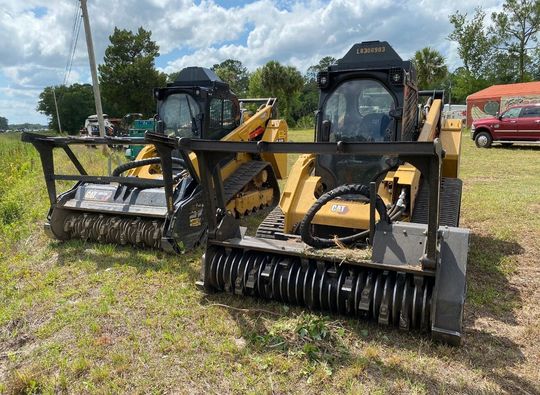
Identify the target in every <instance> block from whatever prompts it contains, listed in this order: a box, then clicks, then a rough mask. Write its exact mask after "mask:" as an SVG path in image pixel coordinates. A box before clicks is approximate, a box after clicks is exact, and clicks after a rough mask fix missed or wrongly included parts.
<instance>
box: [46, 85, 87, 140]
mask: <svg viewBox="0 0 540 395" xmlns="http://www.w3.org/2000/svg"><path fill="white" fill-rule="evenodd" d="M55 91H56V97H57V101H58V112H59V114H60V121H61V123H62V129H63V130H64V131H67V132H68V133H69V134H76V133H78V132H79V129H80V128H81V127H82V126H84V121H85V119H86V118H87V117H88V115H91V114H95V112H96V107H95V105H94V93H93V91H92V86H91V85H89V84H82V85H81V84H73V85H71V86H57V87H55ZM37 111H39V112H40V113H42V114H45V115H46V116H48V117H50V122H49V128H51V129H53V130H56V131H58V119H57V117H56V108H55V105H54V96H53V87H52V86H48V87H46V88H45V89H44V90H43V91H42V92H41V93H40V95H39V101H38V106H37Z"/></svg>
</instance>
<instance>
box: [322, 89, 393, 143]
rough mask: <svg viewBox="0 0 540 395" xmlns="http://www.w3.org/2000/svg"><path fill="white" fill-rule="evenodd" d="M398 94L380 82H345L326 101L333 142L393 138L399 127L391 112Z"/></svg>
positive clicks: (326, 113)
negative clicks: (391, 116) (396, 127)
mask: <svg viewBox="0 0 540 395" xmlns="http://www.w3.org/2000/svg"><path fill="white" fill-rule="evenodd" d="M394 106H395V102H394V97H393V96H392V94H391V93H390V92H389V91H388V89H386V87H385V86H384V85H383V84H382V83H381V82H379V81H375V80H366V79H364V80H351V81H345V82H344V83H342V84H341V85H340V86H339V87H338V88H337V89H336V90H335V91H334V92H332V94H331V95H330V97H329V98H328V99H327V100H326V102H325V104H324V106H323V118H322V119H323V120H328V121H330V140H331V141H338V140H343V141H385V140H386V141H389V140H392V137H393V134H394V130H393V129H395V126H394V125H393V122H391V121H392V120H391V118H390V116H389V112H390V110H391V109H393V108H394Z"/></svg>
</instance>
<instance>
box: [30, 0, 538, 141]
mask: <svg viewBox="0 0 540 395" xmlns="http://www.w3.org/2000/svg"><path fill="white" fill-rule="evenodd" d="M449 21H450V23H451V25H452V26H453V31H452V32H451V33H450V35H449V36H448V37H447V38H448V40H450V41H452V42H453V43H455V45H456V46H457V50H458V54H459V57H460V58H461V61H462V63H463V66H461V67H458V68H457V69H455V70H453V71H449V68H448V66H447V64H446V59H445V58H444V56H443V55H442V54H441V53H440V52H438V51H437V50H435V49H433V48H430V47H425V48H422V49H420V50H418V51H416V52H415V54H414V56H413V58H412V61H413V62H414V64H415V66H416V70H417V81H418V87H419V88H420V89H444V90H445V91H447V95H446V99H447V100H448V99H450V97H451V100H452V102H453V103H464V102H465V99H466V97H467V96H468V95H469V94H471V93H474V92H476V91H478V90H480V89H483V88H485V87H488V86H490V85H493V84H504V83H513V82H525V81H532V80H540V49H539V47H538V45H537V44H538V34H539V32H540V0H506V1H505V3H504V5H503V11H501V12H498V13H497V12H494V13H492V14H491V15H490V16H488V15H487V14H486V12H485V11H484V10H483V9H482V8H481V7H478V8H476V10H475V12H474V14H473V15H467V14H466V13H461V12H460V11H456V12H455V13H454V14H452V15H450V16H449ZM109 40H110V45H109V46H108V48H107V49H106V51H105V58H104V62H103V63H102V64H101V65H100V66H99V79H100V86H101V91H102V96H103V97H102V100H103V108H104V111H105V112H106V113H108V114H109V116H113V117H122V116H123V115H124V114H127V113H133V112H140V113H143V114H144V115H145V116H147V117H151V116H153V114H154V113H155V110H156V107H155V102H154V99H153V97H152V94H151V92H152V89H153V88H154V87H160V86H164V85H165V84H166V83H167V82H172V81H174V79H175V78H176V77H177V75H178V72H176V73H171V74H169V75H166V74H165V73H162V72H160V71H158V70H156V68H155V59H156V58H157V57H158V56H159V46H158V45H157V44H156V43H155V42H154V41H153V40H152V39H151V32H150V31H147V30H145V29H144V28H142V27H140V28H139V29H138V31H137V32H131V31H128V30H123V29H118V28H115V29H114V32H113V33H112V34H111V36H109ZM335 61H336V59H335V58H333V57H331V56H326V57H323V58H322V59H321V60H320V61H319V63H318V64H316V65H312V66H311V67H309V68H308V69H307V71H306V72H305V73H304V74H303V73H301V72H300V71H299V70H298V69H297V68H295V67H293V66H288V65H284V64H281V63H280V62H278V61H275V60H271V61H269V62H267V63H266V64H265V65H263V66H261V67H259V68H257V69H256V70H254V71H252V72H249V71H248V69H247V68H246V67H245V66H244V65H243V64H242V62H241V61H239V60H236V59H227V60H225V61H223V62H221V63H218V64H214V65H213V66H212V67H211V68H212V70H214V72H215V73H216V74H217V75H218V76H219V77H220V78H221V79H222V80H223V81H225V82H227V83H228V84H229V85H230V87H231V89H232V91H233V92H234V93H235V94H236V95H237V96H238V97H240V98H241V97H247V96H250V97H277V98H278V105H279V109H280V114H281V116H282V117H284V118H285V119H286V120H287V122H288V123H289V125H290V126H293V127H294V126H297V127H303V128H307V127H312V126H313V122H314V111H315V110H316V109H317V104H318V89H317V83H316V77H317V73H318V72H319V71H321V70H325V69H326V68H327V67H328V66H329V65H331V64H332V63H334V62H335ZM55 90H56V96H57V100H58V104H59V113H60V118H61V122H62V128H63V129H64V130H66V131H68V132H69V133H77V131H78V130H79V128H80V127H81V126H82V125H83V123H84V120H85V119H86V117H87V116H88V115H90V114H93V113H95V107H94V101H93V92H92V87H91V86H90V85H88V84H73V85H70V86H57V87H55ZM37 110H38V111H40V112H41V113H43V114H45V115H47V116H48V117H50V120H51V122H50V127H51V128H53V129H55V130H57V129H58V128H57V119H56V110H55V107H54V98H53V87H47V88H45V89H44V90H43V92H42V93H41V94H40V97H39V102H38V107H37Z"/></svg>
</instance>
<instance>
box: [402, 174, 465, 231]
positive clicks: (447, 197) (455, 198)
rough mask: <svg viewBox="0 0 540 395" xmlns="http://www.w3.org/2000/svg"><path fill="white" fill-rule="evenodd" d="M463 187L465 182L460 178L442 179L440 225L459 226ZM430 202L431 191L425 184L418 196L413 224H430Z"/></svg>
mask: <svg viewBox="0 0 540 395" xmlns="http://www.w3.org/2000/svg"><path fill="white" fill-rule="evenodd" d="M462 187H463V181H461V180H460V179H459V178H448V177H443V178H442V179H441V197H440V200H441V202H440V205H439V206H440V215H439V225H441V226H444V225H446V226H459V212H460V207H461V189H462ZM428 201H429V190H428V187H427V184H426V183H424V182H423V183H422V185H421V186H420V190H419V191H418V195H416V201H415V204H414V210H413V215H412V219H411V222H416V223H419V224H427V223H428Z"/></svg>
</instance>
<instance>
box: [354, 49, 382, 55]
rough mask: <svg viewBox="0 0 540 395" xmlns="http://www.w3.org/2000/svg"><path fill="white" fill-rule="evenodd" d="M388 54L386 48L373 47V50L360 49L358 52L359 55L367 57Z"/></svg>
mask: <svg viewBox="0 0 540 395" xmlns="http://www.w3.org/2000/svg"><path fill="white" fill-rule="evenodd" d="M383 52H386V47H371V48H358V49H357V50H356V54H357V55H365V54H370V53H383Z"/></svg>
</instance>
